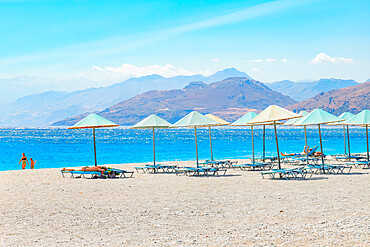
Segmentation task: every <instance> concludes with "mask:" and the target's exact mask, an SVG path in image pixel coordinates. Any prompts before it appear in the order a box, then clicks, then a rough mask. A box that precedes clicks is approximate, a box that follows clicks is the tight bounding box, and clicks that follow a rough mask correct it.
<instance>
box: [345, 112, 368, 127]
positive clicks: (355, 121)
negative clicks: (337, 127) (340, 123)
mask: <svg viewBox="0 0 370 247" xmlns="http://www.w3.org/2000/svg"><path fill="white" fill-rule="evenodd" d="M344 124H349V125H362V126H364V125H370V111H369V110H363V111H361V112H360V113H359V114H357V115H355V116H354V117H352V118H350V119H348V120H347V121H345V122H344Z"/></svg>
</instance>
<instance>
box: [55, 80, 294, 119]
mask: <svg viewBox="0 0 370 247" xmlns="http://www.w3.org/2000/svg"><path fill="white" fill-rule="evenodd" d="M294 103H295V101H294V100H293V99H291V98H290V97H288V96H284V95H282V94H280V93H278V92H276V91H273V90H271V89H270V88H268V87H266V86H265V85H264V84H262V83H261V82H258V81H254V80H250V79H248V78H245V77H244V78H240V77H234V78H227V79H225V80H222V81H220V82H215V83H211V84H205V83H203V82H199V81H197V82H192V83H190V84H189V85H187V86H186V87H184V88H183V89H176V90H162V91H158V90H155V91H149V92H146V93H144V94H140V95H137V96H135V97H133V98H131V99H128V100H125V101H123V102H120V103H118V104H116V105H114V106H112V107H109V108H107V109H105V110H104V111H101V112H99V114H100V115H102V116H104V117H106V118H108V119H110V120H112V121H114V122H117V123H119V124H121V125H131V124H134V123H136V122H138V121H140V120H141V119H143V118H144V117H146V116H148V115H150V114H153V113H155V114H158V115H159V116H161V117H163V118H164V119H166V120H168V121H170V122H172V123H173V122H175V121H177V120H178V119H180V118H181V117H183V116H185V115H186V114H187V113H189V112H190V111H193V110H197V111H199V112H201V113H212V114H215V115H218V116H220V117H222V118H225V119H227V120H229V121H233V120H235V119H237V118H239V117H241V116H242V115H244V114H245V113H246V112H247V111H248V110H253V109H263V108H265V107H267V106H268V105H271V104H277V105H280V106H283V107H286V106H288V105H291V104H294ZM85 115H86V114H84V115H80V116H77V117H73V118H69V119H66V120H64V121H60V122H57V123H55V124H54V125H73V124H75V123H76V122H77V121H79V120H80V119H82V118H83V117H84V116H85Z"/></svg>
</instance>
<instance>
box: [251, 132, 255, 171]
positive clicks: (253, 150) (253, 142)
mask: <svg viewBox="0 0 370 247" xmlns="http://www.w3.org/2000/svg"><path fill="white" fill-rule="evenodd" d="M251 131H252V153H253V154H252V157H253V165H254V138H253V125H251Z"/></svg>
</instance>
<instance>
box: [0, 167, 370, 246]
mask: <svg viewBox="0 0 370 247" xmlns="http://www.w3.org/2000/svg"><path fill="white" fill-rule="evenodd" d="M176 164H179V165H184V164H186V162H176ZM136 165H137V164H122V165H112V166H114V167H117V168H124V169H126V170H133V167H134V166H136ZM369 171H370V170H368V169H353V170H352V171H351V173H350V174H340V175H325V174H324V175H314V176H313V177H312V179H310V180H298V181H296V180H288V181H285V180H269V179H264V180H263V179H262V177H261V175H260V174H259V172H248V171H238V170H229V171H228V172H227V176H220V177H187V176H176V175H175V174H138V173H136V172H135V174H134V176H133V178H127V179H71V178H63V177H62V176H61V173H60V169H39V170H37V169H36V170H24V171H2V172H0V185H1V191H2V193H1V197H0V202H1V203H0V208H1V212H2V217H1V218H0V245H1V246H195V245H200V246H242V245H245V246H369V245H370V228H369V225H370V213H369V211H370V196H369V195H370V193H369V192H370V191H369V179H370V175H369Z"/></svg>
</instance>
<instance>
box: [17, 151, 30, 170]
mask: <svg viewBox="0 0 370 247" xmlns="http://www.w3.org/2000/svg"><path fill="white" fill-rule="evenodd" d="M21 162H22V169H26V165H27V164H28V160H27V157H26V155H25V154H24V153H22V158H21V160H20V161H19V162H18V164H19V163H21Z"/></svg>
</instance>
